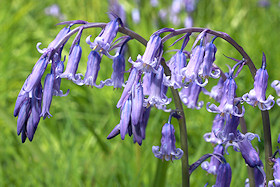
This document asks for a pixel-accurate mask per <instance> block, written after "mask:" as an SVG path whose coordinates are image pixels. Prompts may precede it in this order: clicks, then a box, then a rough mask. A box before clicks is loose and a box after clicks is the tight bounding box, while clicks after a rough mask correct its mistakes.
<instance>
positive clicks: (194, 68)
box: [181, 41, 207, 87]
mask: <svg viewBox="0 0 280 187" xmlns="http://www.w3.org/2000/svg"><path fill="white" fill-rule="evenodd" d="M202 43H203V42H202V41H201V43H200V45H198V46H196V47H195V48H194V50H193V52H192V54H191V58H190V61H189V63H188V65H187V66H186V67H185V68H183V69H182V70H181V72H182V74H183V75H184V76H185V79H186V81H187V82H190V81H195V82H196V83H197V84H198V85H200V86H201V87H204V86H205V85H206V84H207V82H205V83H203V84H201V83H199V82H198V81H197V79H198V72H199V68H200V66H201V64H202V62H203V57H204V46H203V45H202Z"/></svg>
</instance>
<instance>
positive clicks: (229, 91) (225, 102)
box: [206, 61, 245, 117]
mask: <svg viewBox="0 0 280 187" xmlns="http://www.w3.org/2000/svg"><path fill="white" fill-rule="evenodd" d="M241 63H243V61H240V62H239V63H237V64H236V65H235V66H234V67H233V68H232V69H231V70H230V72H229V75H228V78H227V79H226V81H225V82H224V86H223V96H222V98H221V103H220V105H219V107H217V106H216V105H215V104H211V105H210V102H209V103H207V105H206V109H207V110H208V111H209V112H213V113H222V114H224V113H228V114H231V115H234V116H238V117H242V116H243V115H244V113H245V109H244V107H242V111H241V113H239V109H238V107H237V106H236V104H235V95H236V89H237V85H236V83H235V80H234V78H233V72H234V70H235V68H236V67H237V66H238V65H240V64H241ZM209 105H210V106H209Z"/></svg>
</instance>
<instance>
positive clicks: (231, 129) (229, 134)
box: [217, 114, 239, 142]
mask: <svg viewBox="0 0 280 187" xmlns="http://www.w3.org/2000/svg"><path fill="white" fill-rule="evenodd" d="M224 119H225V122H226V124H225V126H224V128H223V129H222V130H221V131H219V132H218V134H217V136H218V137H219V138H220V139H221V140H223V142H226V141H232V140H235V139H236V138H237V134H238V131H237V127H238V125H239V117H238V116H234V115H230V114H225V115H224Z"/></svg>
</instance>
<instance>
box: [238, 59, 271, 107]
mask: <svg viewBox="0 0 280 187" xmlns="http://www.w3.org/2000/svg"><path fill="white" fill-rule="evenodd" d="M265 67H266V58H265V55H264V54H263V61H262V67H261V68H260V69H258V71H257V72H256V75H255V81H254V89H252V90H251V91H250V92H249V93H246V94H244V95H243V97H242V99H243V100H244V101H246V102H247V103H248V104H249V105H252V106H257V105H258V107H259V109H260V110H263V111H264V110H270V109H271V108H272V107H273V105H274V103H275V102H274V97H273V96H272V95H269V96H268V98H267V99H265V98H266V97H265V92H266V88H267V80H268V73H267V70H266V69H265Z"/></svg>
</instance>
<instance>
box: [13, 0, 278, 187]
mask: <svg viewBox="0 0 280 187" xmlns="http://www.w3.org/2000/svg"><path fill="white" fill-rule="evenodd" d="M154 4H156V1H154ZM111 17H112V20H111V21H110V22H109V23H106V24H100V25H98V24H97V25H96V24H91V23H88V22H85V21H81V20H78V21H70V22H63V23H61V24H66V25H67V26H66V27H64V28H63V29H62V30H61V31H60V32H59V33H58V35H57V36H56V38H55V39H54V40H53V41H52V42H51V43H50V44H49V45H48V47H47V48H45V49H39V46H40V43H38V45H37V49H38V51H39V52H40V53H42V55H41V57H40V58H39V60H38V61H37V63H36V64H35V65H34V68H33V70H32V72H31V74H30V75H29V76H28V77H27V79H26V81H25V83H24V84H23V87H22V88H21V90H20V92H19V95H18V98H17V100H16V104H15V109H14V116H15V117H16V116H18V120H17V134H18V135H19V134H21V137H22V142H25V140H26V138H28V139H29V140H30V141H32V139H33V136H34V133H35V131H36V129H37V126H38V123H39V121H40V119H41V117H43V119H45V118H46V117H50V116H52V115H51V114H50V106H51V103H52V97H53V96H61V97H62V96H67V95H68V93H69V90H68V91H67V92H66V93H65V94H64V93H63V91H62V90H60V85H61V80H62V79H68V80H71V81H72V82H73V83H75V84H77V85H79V86H81V85H88V86H91V87H96V88H103V87H104V86H113V87H114V88H117V89H123V90H122V95H121V97H120V99H119V101H118V103H117V108H120V121H119V123H118V124H117V125H116V126H115V128H114V129H113V130H112V131H111V133H110V134H109V135H108V137H107V138H108V139H111V138H114V137H116V136H117V135H119V134H120V137H121V139H122V140H124V139H125V136H126V135H127V134H128V135H129V136H132V135H133V141H134V143H136V142H137V143H138V144H139V145H141V144H142V143H143V140H144V139H145V138H146V135H145V130H146V127H147V124H148V120H149V116H150V111H151V108H152V107H154V108H156V109H159V110H163V111H165V112H170V111H172V110H171V108H170V107H169V106H168V104H170V103H171V101H172V100H171V98H168V97H167V90H168V88H171V89H172V91H174V92H176V93H177V94H178V97H179V98H177V99H178V100H180V99H181V100H182V102H183V104H184V105H185V106H186V107H187V108H191V109H197V110H200V109H201V108H202V107H203V104H204V101H199V94H200V93H204V94H205V95H209V96H210V97H211V98H213V99H214V100H215V101H216V102H217V103H219V105H216V104H214V103H212V104H211V103H210V102H208V103H207V105H206V109H207V111H209V112H211V113H216V117H215V119H214V121H213V126H212V131H211V132H210V133H206V134H205V135H204V139H205V141H207V142H211V143H212V144H213V145H215V148H214V152H213V154H209V155H210V156H212V158H211V161H210V163H209V162H203V163H202V162H201V160H200V161H199V164H200V163H202V168H203V169H204V170H206V171H207V172H208V173H211V174H214V175H217V182H216V186H229V185H230V181H231V168H230V165H229V164H228V163H227V162H226V161H225V158H224V156H223V155H224V152H227V148H228V147H229V146H233V149H234V150H235V151H239V152H241V155H242V157H243V158H244V161H245V163H246V164H247V165H248V166H249V167H251V168H254V170H256V171H255V176H261V177H258V178H259V179H260V180H259V181H258V184H260V185H262V184H264V183H265V180H264V179H265V174H264V171H263V163H262V161H261V159H260V157H259V154H258V152H257V151H256V150H255V149H254V148H253V146H252V144H251V140H253V139H254V138H255V137H258V135H256V134H253V133H241V132H239V130H238V126H239V122H240V118H242V117H243V116H244V114H245V109H244V106H241V104H243V103H245V102H246V103H248V104H249V105H252V106H254V107H255V106H258V107H259V109H260V110H262V111H267V110H270V109H271V108H272V107H273V105H274V103H275V101H274V97H273V96H271V95H269V96H268V98H266V89H267V85H268V72H267V70H266V57H265V55H264V54H263V59H262V66H261V68H260V69H259V70H258V71H257V72H256V75H255V77H254V88H253V89H252V90H251V91H249V92H248V93H245V94H244V95H243V96H242V97H238V96H237V94H236V90H237V83H236V81H235V79H237V77H238V75H239V73H240V72H241V70H242V68H243V66H244V65H246V63H247V60H246V59H242V60H236V59H233V58H231V59H232V60H234V61H236V62H237V63H236V64H235V65H234V66H233V67H232V68H231V67H230V66H228V67H229V71H228V72H222V71H221V70H220V68H219V67H218V66H217V65H216V64H215V60H216V52H217V48H216V46H215V44H214V41H215V40H216V39H217V38H218V37H221V33H218V34H216V36H213V35H210V34H209V32H210V30H209V29H201V30H200V31H199V32H200V34H199V35H198V36H197V37H196V39H195V41H194V43H193V45H192V48H191V50H190V51H186V50H185V48H186V46H187V44H188V43H189V41H190V37H192V32H194V31H191V30H186V32H183V33H180V34H185V35H183V36H182V37H181V38H180V39H178V40H176V41H175V42H174V44H175V43H177V42H180V41H181V40H183V39H184V40H183V42H182V46H181V48H180V49H176V51H177V52H176V54H175V55H173V56H172V57H171V58H170V59H169V60H167V62H166V61H165V58H163V56H164V54H165V51H164V42H165V41H166V40H167V39H170V38H171V37H173V36H176V35H178V32H176V30H174V29H172V28H163V29H160V30H158V31H156V32H154V33H153V34H152V35H151V36H150V39H149V41H148V42H147V44H146V49H145V51H144V53H143V54H139V55H138V56H137V58H136V60H133V59H134V57H130V58H129V59H125V54H124V53H125V50H124V48H125V45H127V43H128V42H129V41H130V40H132V39H135V38H136V39H137V37H138V35H136V34H135V33H133V34H131V32H129V30H128V29H126V28H125V27H124V24H123V22H122V21H121V19H120V18H119V17H116V16H115V15H111ZM76 25H80V26H77V27H76V28H74V29H72V27H74V26H76ZM96 26H100V27H102V31H101V33H100V34H99V35H98V36H97V37H95V39H94V41H93V42H92V41H91V35H90V36H88V37H87V39H86V43H87V44H88V45H89V47H90V49H91V52H90V53H89V55H88V61H87V69H86V72H85V73H84V74H82V73H78V67H79V63H80V61H81V54H82V47H81V46H80V42H82V41H81V36H82V33H83V30H84V29H87V28H91V27H96ZM71 29H72V30H71ZM120 30H125V31H126V32H125V34H126V35H128V36H121V37H119V38H117V39H115V38H116V37H117V34H118V32H119V31H120ZM75 33H77V34H76V37H75V38H74V40H73V43H72V45H71V48H70V50H69V56H68V60H67V65H66V68H65V70H64V63H65V57H64V60H63V61H62V60H61V59H62V57H61V54H62V50H64V46H65V43H66V42H68V39H69V38H70V37H71V36H72V35H73V34H75ZM166 33H171V34H169V35H167V36H165V38H164V39H163V38H162V36H161V35H163V34H166ZM213 33H215V32H212V34H213ZM214 35H215V34H214ZM224 35H225V37H226V36H227V35H226V34H224ZM168 36H169V38H168ZM166 38H167V39H166ZM140 39H141V38H140ZM140 39H139V38H138V40H139V41H140ZM144 43H145V42H144ZM174 44H173V45H174ZM173 45H172V46H173ZM112 50H114V51H115V52H116V53H115V54H114V55H111V54H110V52H111V51H112ZM104 56H106V57H108V58H109V59H111V60H112V61H113V64H112V69H113V70H112V75H111V77H110V78H108V79H106V80H101V81H100V82H99V83H98V82H97V78H98V73H99V70H100V68H101V67H100V66H101V61H102V58H104ZM126 61H128V62H129V68H128V69H126ZM49 64H50V66H51V71H50V72H49V73H48V74H47V75H46V76H45V80H44V84H43V85H42V84H41V79H42V77H43V75H44V73H45V71H46V69H47V66H48V65H49ZM124 73H129V76H128V80H127V81H125V80H124ZM218 78H219V81H218V83H217V85H216V86H214V87H213V88H212V89H211V91H210V92H209V91H207V90H206V88H205V87H206V85H207V84H208V82H209V81H211V80H212V79H218ZM279 85H280V84H279V81H273V82H272V84H271V86H272V87H273V88H275V90H276V92H277V94H278V96H280V93H279V92H280V86H279ZM278 100H279V99H278ZM278 100H277V104H278V105H279V103H280V101H278ZM176 107H178V106H176ZM177 110H178V108H177ZM175 113H176V112H175ZM175 113H174V112H171V114H170V117H169V120H168V123H165V125H163V127H162V139H161V146H160V147H159V146H153V147H152V151H153V153H154V155H155V157H157V158H160V159H163V160H164V159H165V160H166V161H168V160H177V159H180V158H181V157H182V156H183V153H184V152H183V150H181V149H180V148H176V146H175V142H176V140H175V130H174V126H173V125H172V124H171V118H172V117H176V118H177V117H178V115H177V114H175ZM178 118H180V115H179V117H178ZM258 138H259V137H258ZM209 155H208V156H207V158H209V157H210V156H209ZM205 158H206V157H205ZM202 160H203V161H204V160H205V159H204V158H203V159H202ZM274 162H275V165H274V166H275V168H276V169H275V170H277V171H278V170H279V166H278V165H279V163H278V160H274ZM277 164H278V165H277ZM192 171H193V170H192ZM278 173H279V172H278ZM278 173H277V172H276V174H275V180H274V183H275V184H276V186H277V184H278V182H279V181H278V178H279V177H278ZM272 183H273V182H271V184H272Z"/></svg>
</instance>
